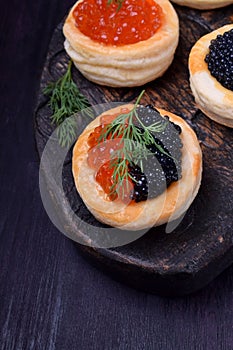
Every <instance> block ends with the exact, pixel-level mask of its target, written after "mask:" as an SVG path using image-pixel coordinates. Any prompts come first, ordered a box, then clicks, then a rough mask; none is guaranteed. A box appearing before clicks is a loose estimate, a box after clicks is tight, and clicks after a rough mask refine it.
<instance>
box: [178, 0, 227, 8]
mask: <svg viewBox="0 0 233 350" xmlns="http://www.w3.org/2000/svg"><path fill="white" fill-rule="evenodd" d="M172 2H174V3H176V4H178V5H182V6H188V7H192V8H194V9H199V10H210V9H216V8H220V7H224V6H227V5H230V4H233V1H232V0H172Z"/></svg>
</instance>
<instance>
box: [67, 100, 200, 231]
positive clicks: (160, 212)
mask: <svg viewBox="0 0 233 350" xmlns="http://www.w3.org/2000/svg"><path fill="white" fill-rule="evenodd" d="M122 107H126V108H129V109H132V108H133V105H131V104H130V105H125V106H120V107H116V108H113V109H111V110H109V111H107V112H105V113H103V114H102V115H104V114H108V115H109V114H114V113H117V112H119V113H120V111H121V108H122ZM159 111H160V113H161V115H164V116H165V115H167V116H169V118H170V120H171V121H173V122H175V123H176V124H177V125H179V126H180V127H181V128H182V133H181V140H182V142H183V148H182V178H181V180H179V181H177V182H174V183H172V184H171V185H170V186H169V187H168V188H167V190H166V191H165V192H164V193H162V194H161V195H159V196H158V197H156V198H153V199H149V200H147V201H142V202H139V203H134V202H133V203H132V202H131V203H130V204H128V205H126V204H123V203H122V202H120V201H110V200H109V199H108V198H107V196H106V194H105V193H104V191H103V190H102V188H101V187H100V186H99V185H98V183H97V182H96V181H95V171H94V170H93V169H91V168H90V167H89V166H88V164H87V158H88V149H89V147H88V144H87V140H88V137H89V135H90V133H91V132H92V131H93V130H94V128H95V127H96V126H98V125H99V124H100V118H101V116H102V115H101V116H99V117H97V118H96V119H95V120H94V121H93V122H91V123H90V124H89V125H88V126H87V128H86V129H85V130H84V131H83V133H82V134H81V135H80V137H79V138H78V140H77V142H76V144H75V146H74V149H73V159H72V171H73V176H74V180H75V185H76V188H77V190H78V192H79V194H80V196H81V198H82V199H83V201H84V203H85V205H86V206H87V208H88V209H89V211H90V212H91V213H92V214H93V215H94V216H95V217H96V218H97V220H99V221H101V222H103V223H105V224H108V225H111V226H113V227H118V228H119V229H122V230H123V229H124V230H141V229H144V228H150V227H152V226H159V225H162V224H164V223H166V222H170V221H173V220H176V219H178V218H179V217H181V215H182V214H183V213H185V212H186V210H187V209H188V208H189V206H190V205H191V203H192V202H193V200H194V198H195V196H196V195H197V192H198V190H199V187H200V183H201V174H202V152H201V149H200V146H199V142H198V140H197V137H196V134H195V133H194V131H193V130H192V129H191V128H190V126H189V125H188V124H187V123H186V122H185V121H184V120H183V119H182V118H180V117H178V116H176V115H175V114H172V113H169V112H166V111H164V110H159Z"/></svg>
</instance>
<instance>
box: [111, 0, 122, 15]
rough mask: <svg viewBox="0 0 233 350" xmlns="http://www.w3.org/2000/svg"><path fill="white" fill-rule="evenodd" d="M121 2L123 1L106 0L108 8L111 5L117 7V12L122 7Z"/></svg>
mask: <svg viewBox="0 0 233 350" xmlns="http://www.w3.org/2000/svg"><path fill="white" fill-rule="evenodd" d="M123 2H124V0H108V6H109V5H111V4H116V5H118V7H117V12H118V11H119V10H120V9H121V7H122V4H123Z"/></svg>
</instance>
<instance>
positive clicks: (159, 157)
mask: <svg viewBox="0 0 233 350" xmlns="http://www.w3.org/2000/svg"><path fill="white" fill-rule="evenodd" d="M137 113H138V115H139V117H140V120H141V121H142V122H143V124H144V125H146V126H149V125H152V124H153V123H157V122H161V123H163V124H164V126H165V127H164V130H163V131H162V132H159V133H156V134H151V135H152V136H153V138H154V139H155V141H156V142H155V143H156V145H155V143H153V144H147V145H146V147H147V148H148V150H149V156H147V157H146V158H145V159H143V161H142V163H140V165H139V164H135V163H131V164H128V169H127V171H128V175H129V178H128V181H129V182H130V185H131V186H126V185H125V184H124V183H123V185H122V186H123V187H125V188H123V189H120V191H118V193H117V191H112V186H113V183H114V179H113V172H114V167H113V165H111V156H112V154H113V152H114V151H116V150H118V149H119V147H121V144H122V143H121V140H119V138H118V139H117V140H114V138H113V139H112V138H110V139H109V140H107V142H102V143H99V140H100V135H101V133H102V132H103V130H104V129H105V128H106V125H108V124H109V123H111V122H112V121H113V120H114V119H115V118H116V117H117V116H118V115H119V113H118V114H116V115H107V116H106V115H105V116H103V117H102V119H101V124H100V125H99V126H98V127H96V128H95V129H94V131H93V132H92V133H91V134H90V135H89V138H88V145H89V151H88V165H89V166H90V167H91V168H93V169H95V171H96V175H95V179H96V181H97V182H98V183H99V184H100V186H101V187H102V189H103V190H104V192H105V193H106V195H107V196H108V198H109V199H110V200H112V201H113V200H115V199H117V198H118V197H120V199H121V200H122V201H123V202H124V201H125V202H127V203H128V202H130V201H134V202H141V201H145V200H147V199H151V198H156V197H157V196H159V195H160V194H162V193H163V192H164V191H165V190H166V189H167V188H168V187H169V186H170V185H171V184H172V183H173V182H176V181H178V180H180V179H181V177H182V169H181V158H182V152H181V149H182V146H183V145H182V141H181V138H180V134H181V132H182V130H181V128H180V126H178V125H176V124H174V123H173V122H171V121H170V120H169V117H165V118H164V117H162V116H161V115H160V114H159V112H158V111H157V110H156V109H155V108H153V107H152V106H150V105H148V106H146V107H143V106H139V107H138V108H137ZM135 125H136V126H137V127H138V130H139V132H140V130H141V131H143V130H142V129H141V126H140V125H138V123H137V122H136V123H135ZM142 168H143V170H142Z"/></svg>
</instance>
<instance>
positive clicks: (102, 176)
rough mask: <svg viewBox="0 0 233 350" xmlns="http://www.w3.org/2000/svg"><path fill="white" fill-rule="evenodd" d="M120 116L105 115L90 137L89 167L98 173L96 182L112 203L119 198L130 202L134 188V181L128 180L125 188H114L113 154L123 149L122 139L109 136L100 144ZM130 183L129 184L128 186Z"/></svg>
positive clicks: (125, 110) (124, 185) (124, 184)
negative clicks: (113, 122) (105, 131)
mask: <svg viewBox="0 0 233 350" xmlns="http://www.w3.org/2000/svg"><path fill="white" fill-rule="evenodd" d="M128 111H129V110H127V109H122V110H121V113H122V112H124V113H126V112H128ZM118 115H119V114H118V113H117V114H114V115H104V116H103V117H102V118H101V120H100V125H99V126H97V127H96V128H95V129H94V130H93V132H92V133H91V134H90V135H89V137H88V141H87V143H88V146H89V150H88V158H87V163H88V165H89V166H90V167H91V168H92V169H94V170H95V171H96V174H95V180H96V181H97V182H98V184H99V185H100V186H101V187H102V189H103V190H104V192H105V193H106V195H107V196H108V198H109V199H110V200H111V201H114V200H115V199H117V198H119V199H120V200H121V201H123V202H128V201H129V192H130V191H131V190H132V188H133V184H132V180H131V179H127V180H126V181H125V182H124V183H123V187H124V188H121V189H118V194H117V188H116V187H117V186H115V187H114V184H115V183H114V179H113V172H114V168H113V167H112V165H111V164H112V157H111V154H112V152H114V151H117V150H120V149H121V148H122V143H121V142H120V137H118V138H117V139H114V138H111V135H109V137H108V139H107V140H106V142H105V141H104V140H103V142H100V137H101V135H103V133H104V129H105V128H106V127H107V125H108V124H110V123H111V122H112V121H113V120H114V119H115V118H116V117H117V116H118ZM127 182H128V184H127Z"/></svg>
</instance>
